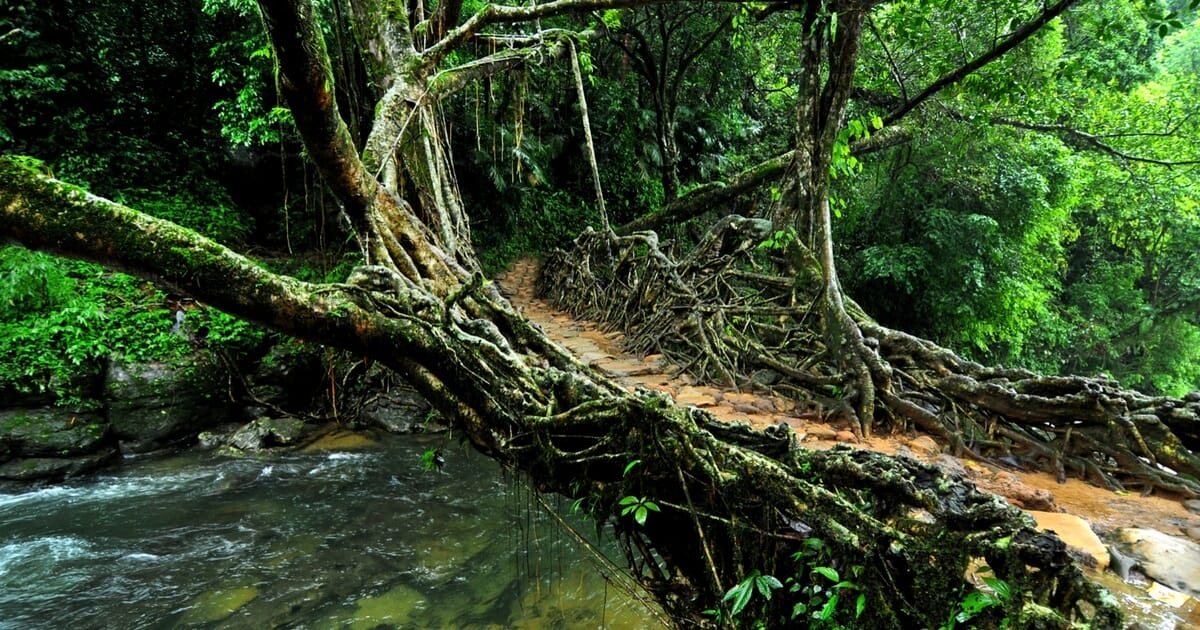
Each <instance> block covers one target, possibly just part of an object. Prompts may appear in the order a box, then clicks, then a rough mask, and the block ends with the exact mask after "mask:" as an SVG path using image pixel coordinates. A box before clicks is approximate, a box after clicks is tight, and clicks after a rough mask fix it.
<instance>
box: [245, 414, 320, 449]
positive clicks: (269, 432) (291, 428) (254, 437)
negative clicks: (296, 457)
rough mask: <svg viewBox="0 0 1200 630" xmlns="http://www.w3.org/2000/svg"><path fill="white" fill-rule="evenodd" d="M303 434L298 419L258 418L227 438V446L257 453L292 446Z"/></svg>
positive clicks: (300, 421) (302, 423) (302, 425)
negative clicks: (272, 448) (274, 447)
mask: <svg viewBox="0 0 1200 630" xmlns="http://www.w3.org/2000/svg"><path fill="white" fill-rule="evenodd" d="M303 433H304V421H303V420H300V419H299V418H265V417H264V418H259V419H257V420H254V421H251V422H249V423H247V424H246V425H245V426H243V427H242V428H240V429H238V430H237V432H236V433H234V434H233V435H232V436H231V437H230V438H229V446H232V447H234V448H236V449H239V450H243V451H258V450H262V449H264V448H269V447H272V446H286V445H288V444H293V443H295V442H296V440H298V439H299V438H300V436H301V435H302V434H303Z"/></svg>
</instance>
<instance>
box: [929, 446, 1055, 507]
mask: <svg viewBox="0 0 1200 630" xmlns="http://www.w3.org/2000/svg"><path fill="white" fill-rule="evenodd" d="M942 460H954V461H959V460H957V459H955V458H954V457H951V456H950V455H946V454H942V455H938V456H937V457H936V458H935V460H934V461H942ZM964 470H965V467H964ZM972 470H974V471H975V472H976V474H975V475H974V476H972V479H973V481H974V482H975V485H976V486H978V487H979V489H980V490H983V491H985V492H991V493H992V494H998V495H1000V496H1002V497H1004V498H1005V499H1008V502H1009V503H1011V504H1013V505H1015V506H1017V507H1019V508H1022V509H1025V510H1041V511H1043V512H1048V511H1050V510H1053V509H1054V495H1053V494H1051V493H1050V491H1049V490H1043V489H1041V488H1035V487H1033V486H1031V485H1029V484H1027V483H1025V482H1023V481H1021V480H1020V479H1019V478H1018V477H1017V476H1016V475H1013V474H1012V473H1010V472H1007V471H1003V470H1001V471H995V472H993V471H990V470H986V469H982V468H972Z"/></svg>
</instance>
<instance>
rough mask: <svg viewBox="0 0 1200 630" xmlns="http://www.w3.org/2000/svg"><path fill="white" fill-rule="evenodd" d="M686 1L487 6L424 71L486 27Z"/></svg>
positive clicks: (431, 52) (434, 52)
mask: <svg viewBox="0 0 1200 630" xmlns="http://www.w3.org/2000/svg"><path fill="white" fill-rule="evenodd" d="M684 1H686V0H554V1H553V2H547V3H545V4H535V5H532V6H524V7H514V6H508V5H499V4H488V5H486V6H484V8H483V9H481V10H480V11H478V12H477V13H475V15H472V16H471V17H470V18H469V19H468V20H467V21H466V22H463V23H462V25H461V26H459V27H458V28H455V29H453V30H451V31H449V32H448V33H446V36H445V37H443V38H442V39H440V40H438V42H437V43H435V44H434V45H432V46H430V47H429V48H427V49H426V50H425V52H424V53H422V55H421V56H422V63H421V65H422V67H423V68H424V69H425V70H427V71H428V70H430V69H432V68H434V67H436V66H437V65H438V64H439V63H441V62H442V61H443V60H445V59H446V57H447V56H448V55H449V54H450V53H451V51H453V50H454V49H455V48H457V47H458V46H460V45H462V44H463V42H466V41H467V40H470V39H471V38H472V37H474V36H476V35H478V34H479V33H480V32H481V31H482V30H483V29H484V28H485V27H487V26H489V25H492V24H499V23H516V22H531V21H533V20H539V19H542V18H549V17H555V16H559V15H567V14H571V13H583V12H585V11H597V10H604V9H627V8H630V7H643V6H650V5H655V4H669V3H672V2H684ZM728 1H732V2H744V1H746V0H728ZM768 2H770V3H771V4H783V5H787V4H789V3H790V2H788V1H785V0H768Z"/></svg>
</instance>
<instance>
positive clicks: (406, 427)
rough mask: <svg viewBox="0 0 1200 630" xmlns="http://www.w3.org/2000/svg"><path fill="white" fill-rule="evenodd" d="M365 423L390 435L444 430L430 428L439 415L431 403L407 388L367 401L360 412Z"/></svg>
mask: <svg viewBox="0 0 1200 630" xmlns="http://www.w3.org/2000/svg"><path fill="white" fill-rule="evenodd" d="M360 417H361V419H362V420H363V422H365V423H367V424H368V425H370V426H375V427H379V428H381V429H383V430H385V431H388V432H389V433H414V432H420V431H425V430H429V429H433V428H441V425H440V423H439V424H438V425H437V426H436V427H433V426H430V425H431V424H432V423H433V422H434V421H436V420H437V418H438V416H437V414H436V413H434V412H433V407H432V406H430V404H429V401H427V400H425V399H424V398H423V397H421V395H420V394H418V393H417V392H416V391H414V390H412V389H409V388H407V387H400V388H393V389H392V390H390V391H386V392H383V393H381V394H380V395H379V396H376V397H374V398H372V399H371V400H369V401H367V402H366V403H365V404H364V405H363V407H362V410H361V411H360Z"/></svg>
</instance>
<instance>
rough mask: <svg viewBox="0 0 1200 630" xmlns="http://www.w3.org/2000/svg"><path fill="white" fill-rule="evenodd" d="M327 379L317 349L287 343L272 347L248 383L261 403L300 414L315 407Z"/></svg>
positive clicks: (251, 391) (259, 362)
mask: <svg viewBox="0 0 1200 630" xmlns="http://www.w3.org/2000/svg"><path fill="white" fill-rule="evenodd" d="M325 378H326V375H325V370H324V368H323V367H322V363H321V355H320V352H319V350H318V349H317V347H316V346H313V345H312V344H306V343H303V342H299V341H287V342H283V343H279V344H276V345H274V346H272V347H271V349H270V350H268V351H267V353H266V355H264V356H263V357H262V358H261V359H259V361H258V363H257V364H256V365H255V366H254V371H253V372H251V374H250V375H249V377H248V379H247V380H248V381H249V383H250V394H251V396H252V397H253V398H254V399H255V400H256V401H257V402H258V403H259V404H265V405H270V406H273V407H275V408H278V409H283V410H285V411H287V412H288V413H298V412H301V411H307V410H309V409H311V408H312V405H313V401H314V399H316V398H317V396H319V395H320V394H321V392H322V386H323V381H324V379H325ZM251 417H254V416H251Z"/></svg>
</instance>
